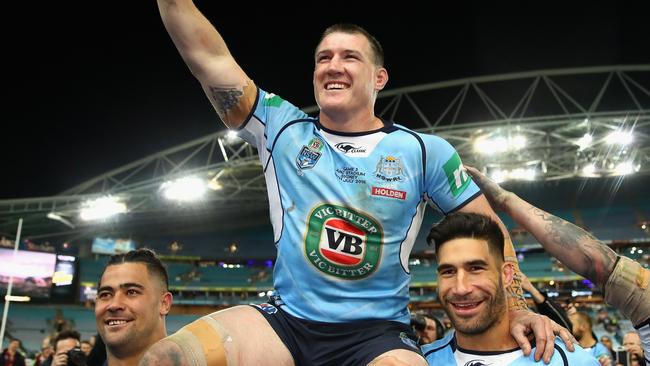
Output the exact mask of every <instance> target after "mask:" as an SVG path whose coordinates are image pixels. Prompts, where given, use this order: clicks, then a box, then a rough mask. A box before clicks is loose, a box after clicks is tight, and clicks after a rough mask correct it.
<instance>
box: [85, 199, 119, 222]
mask: <svg viewBox="0 0 650 366" xmlns="http://www.w3.org/2000/svg"><path fill="white" fill-rule="evenodd" d="M125 212H126V204H125V203H124V202H121V201H120V200H119V198H117V197H113V196H105V197H100V198H97V199H95V200H88V201H86V202H84V203H82V204H81V213H80V215H79V216H80V217H81V219H82V220H84V221H94V220H101V219H107V218H109V217H111V216H115V215H117V214H120V213H125Z"/></svg>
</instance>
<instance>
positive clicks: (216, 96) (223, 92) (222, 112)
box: [208, 86, 244, 121]
mask: <svg viewBox="0 0 650 366" xmlns="http://www.w3.org/2000/svg"><path fill="white" fill-rule="evenodd" d="M208 88H209V90H210V99H211V100H212V101H213V104H214V106H215V108H216V110H217V114H219V117H221V119H222V120H224V121H227V120H228V113H229V112H230V111H231V110H232V109H233V108H235V107H237V104H239V100H240V99H241V97H242V96H243V95H244V92H243V90H240V89H237V88H222V87H216V86H209V87H208Z"/></svg>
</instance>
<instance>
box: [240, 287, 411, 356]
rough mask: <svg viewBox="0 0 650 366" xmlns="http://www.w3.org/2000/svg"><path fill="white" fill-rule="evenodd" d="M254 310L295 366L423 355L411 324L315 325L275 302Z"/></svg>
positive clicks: (383, 322)
mask: <svg viewBox="0 0 650 366" xmlns="http://www.w3.org/2000/svg"><path fill="white" fill-rule="evenodd" d="M252 306H253V307H254V308H256V309H257V310H258V311H259V312H260V313H261V314H262V315H263V316H264V318H265V319H266V321H268V322H269V324H270V325H271V327H272V328H273V330H274V331H275V333H276V334H277V335H278V336H279V337H280V339H281V340H282V342H283V343H284V345H285V346H287V348H288V349H289V352H291V355H292V356H293V360H294V362H295V364H296V366H320V365H322V366H326V365H337V366H339V365H340V366H359V365H367V364H368V363H370V362H371V361H372V360H374V359H375V358H377V357H378V356H379V355H381V354H383V353H385V352H388V351H390V350H394V349H405V350H409V351H413V352H415V353H417V354H419V355H422V352H421V351H420V348H419V347H418V346H417V337H416V335H415V333H414V332H413V329H412V328H411V326H410V325H408V324H404V323H401V322H396V321H390V320H367V321H358V322H350V323H323V322H314V321H309V320H305V319H300V318H296V317H294V316H291V315H289V314H288V313H286V312H285V311H283V310H282V308H281V307H280V306H276V305H275V302H274V301H273V299H272V298H271V299H269V303H264V304H260V305H252Z"/></svg>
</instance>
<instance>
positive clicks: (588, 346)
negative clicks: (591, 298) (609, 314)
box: [569, 312, 612, 366]
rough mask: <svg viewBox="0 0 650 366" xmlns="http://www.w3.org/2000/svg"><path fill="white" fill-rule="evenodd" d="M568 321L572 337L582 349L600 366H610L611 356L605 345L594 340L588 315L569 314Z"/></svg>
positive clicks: (579, 313)
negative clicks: (570, 324) (571, 327)
mask: <svg viewBox="0 0 650 366" xmlns="http://www.w3.org/2000/svg"><path fill="white" fill-rule="evenodd" d="M569 319H571V323H573V336H574V337H576V339H577V340H578V342H579V343H580V345H581V346H582V348H584V349H585V351H587V352H589V353H591V355H592V356H594V358H596V359H597V360H598V362H600V364H601V365H602V366H612V354H611V353H610V352H609V350H608V349H607V347H605V345H603V344H602V343H600V342H598V339H596V336H595V335H594V331H593V325H592V321H591V318H590V317H589V315H587V314H586V313H583V312H576V313H574V314H571V315H570V316H569Z"/></svg>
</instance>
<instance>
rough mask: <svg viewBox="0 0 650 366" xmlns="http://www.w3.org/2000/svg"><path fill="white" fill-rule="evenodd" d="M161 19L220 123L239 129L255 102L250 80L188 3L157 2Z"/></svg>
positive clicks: (212, 30) (192, 5)
mask: <svg viewBox="0 0 650 366" xmlns="http://www.w3.org/2000/svg"><path fill="white" fill-rule="evenodd" d="M158 8H159V10H160V16H161V17H162V20H163V23H164V24H165V28H166V29H167V32H168V33H169V35H170V36H171V38H172V41H173V42H174V44H175V45H176V48H177V49H178V51H179V52H180V54H181V57H182V58H183V60H184V61H185V63H186V64H187V66H188V67H189V68H190V71H191V72H192V74H193V75H194V76H195V77H196V78H197V79H198V80H199V82H200V83H201V86H202V87H203V90H204V91H205V93H206V95H207V96H208V99H210V102H211V103H212V105H213V106H214V108H215V110H216V111H217V114H219V117H221V120H222V121H223V122H224V123H225V124H226V125H227V126H228V127H230V128H238V127H240V126H241V125H242V124H243V122H244V120H245V119H246V117H247V116H248V114H249V113H250V111H251V109H252V108H253V103H254V102H255V97H256V91H257V89H256V88H255V85H254V84H253V82H252V80H250V79H249V78H248V76H247V75H246V73H245V72H244V70H242V68H241V67H240V66H239V65H238V64H237V62H236V61H235V59H234V58H233V57H232V55H231V54H230V51H229V50H228V47H227V46H226V43H225V42H224V40H223V38H222V37H221V35H220V34H219V32H217V30H216V29H215V27H214V26H213V25H212V24H210V22H209V21H208V19H207V18H206V17H205V16H204V15H203V14H201V12H200V11H199V10H198V9H197V8H196V6H195V5H194V3H193V2H192V1H191V0H158Z"/></svg>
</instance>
